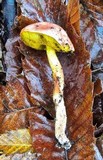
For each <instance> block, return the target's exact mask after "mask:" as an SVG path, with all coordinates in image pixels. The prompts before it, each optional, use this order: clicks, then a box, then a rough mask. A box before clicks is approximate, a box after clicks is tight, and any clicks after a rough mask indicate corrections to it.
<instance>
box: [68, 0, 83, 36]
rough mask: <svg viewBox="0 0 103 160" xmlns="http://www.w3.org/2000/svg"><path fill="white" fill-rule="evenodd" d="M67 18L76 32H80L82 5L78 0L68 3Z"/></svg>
mask: <svg viewBox="0 0 103 160" xmlns="http://www.w3.org/2000/svg"><path fill="white" fill-rule="evenodd" d="M67 19H68V21H69V23H71V24H72V25H73V26H74V28H75V30H76V32H77V33H78V34H80V7H79V1H78V0H72V1H69V2H68V5H67Z"/></svg>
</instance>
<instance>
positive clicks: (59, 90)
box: [46, 46, 71, 149]
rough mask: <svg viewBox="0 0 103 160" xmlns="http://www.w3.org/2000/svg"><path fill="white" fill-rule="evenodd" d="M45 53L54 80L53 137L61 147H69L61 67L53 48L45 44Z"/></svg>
mask: <svg viewBox="0 0 103 160" xmlns="http://www.w3.org/2000/svg"><path fill="white" fill-rule="evenodd" d="M46 53H47V57H48V61H49V64H50V67H51V69H52V74H53V80H54V90H53V102H54V104H55V110H56V121H55V137H56V138H57V140H58V142H59V143H60V145H61V146H62V147H63V148H65V149H69V148H70V147H71V143H70V141H69V139H68V138H67V136H66V134H65V130H66V123H67V115H66V108H65V105H64V98H63V89H64V74H63V69H62V66H61V64H60V62H59V60H58V57H57V55H56V52H55V50H54V49H53V48H51V47H48V46H47V48H46Z"/></svg>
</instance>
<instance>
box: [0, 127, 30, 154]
mask: <svg viewBox="0 0 103 160" xmlns="http://www.w3.org/2000/svg"><path fill="white" fill-rule="evenodd" d="M31 148H32V145H31V136H30V133H29V130H28V129H19V130H16V131H13V130H11V131H9V132H7V133H5V134H1V135H0V151H1V152H2V153H4V154H6V155H10V154H14V153H17V152H18V153H23V152H26V151H28V150H30V149H31Z"/></svg>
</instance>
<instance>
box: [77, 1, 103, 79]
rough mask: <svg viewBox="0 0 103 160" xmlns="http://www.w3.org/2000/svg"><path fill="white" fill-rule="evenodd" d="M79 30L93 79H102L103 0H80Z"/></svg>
mask: <svg viewBox="0 0 103 160" xmlns="http://www.w3.org/2000/svg"><path fill="white" fill-rule="evenodd" d="M81 3H82V7H81V21H80V22H81V23H80V24H81V25H80V26H81V32H82V36H83V39H84V41H85V44H86V47H87V49H88V50H89V51H90V54H91V60H92V69H93V70H94V72H93V80H94V81H96V80H97V79H98V78H99V79H101V80H102V81H103V40H102V37H103V1H102V0H98V1H97V0H93V1H92V0H89V1H88V2H87V1H86V0H81Z"/></svg>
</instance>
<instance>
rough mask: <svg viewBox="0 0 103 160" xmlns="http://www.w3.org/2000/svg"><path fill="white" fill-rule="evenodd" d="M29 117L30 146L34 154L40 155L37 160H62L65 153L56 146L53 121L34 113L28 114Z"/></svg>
mask: <svg viewBox="0 0 103 160" xmlns="http://www.w3.org/2000/svg"><path fill="white" fill-rule="evenodd" d="M29 116H30V133H31V137H32V145H33V147H34V149H35V151H36V153H37V154H39V155H40V156H39V157H38V160H41V159H43V160H44V159H45V160H48V159H50V160H64V159H65V152H64V150H63V149H61V148H59V147H58V146H57V141H56V139H55V135H54V121H50V120H48V119H47V118H46V117H45V116H43V115H41V114H35V113H34V112H30V113H29Z"/></svg>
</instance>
